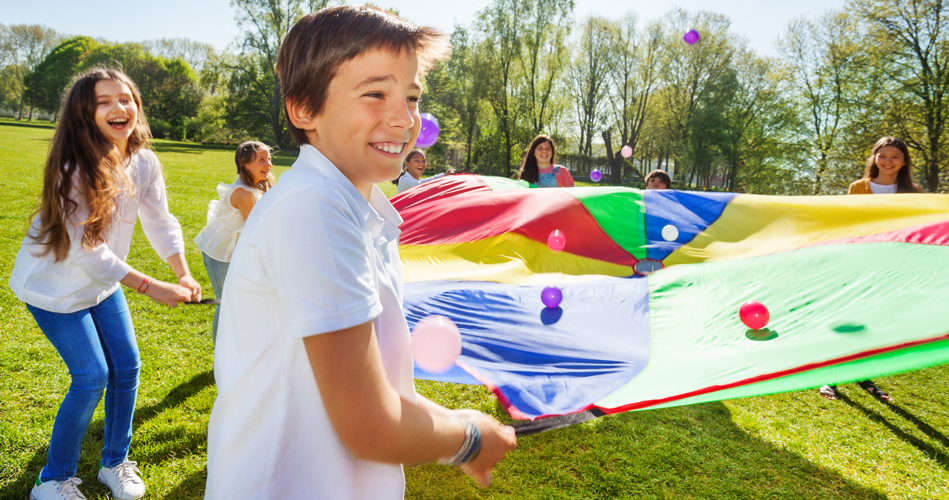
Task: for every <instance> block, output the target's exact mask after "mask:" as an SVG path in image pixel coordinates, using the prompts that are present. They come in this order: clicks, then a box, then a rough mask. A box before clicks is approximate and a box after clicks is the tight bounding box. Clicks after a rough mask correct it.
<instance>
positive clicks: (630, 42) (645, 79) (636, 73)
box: [602, 14, 662, 184]
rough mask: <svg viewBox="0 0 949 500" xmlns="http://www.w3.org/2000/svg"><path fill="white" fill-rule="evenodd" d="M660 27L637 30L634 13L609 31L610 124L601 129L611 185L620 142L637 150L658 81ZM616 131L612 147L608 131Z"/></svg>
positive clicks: (617, 176) (618, 174) (618, 172)
mask: <svg viewBox="0 0 949 500" xmlns="http://www.w3.org/2000/svg"><path fill="white" fill-rule="evenodd" d="M661 38H662V29H661V26H660V25H659V23H656V22H653V23H650V24H649V25H648V26H647V28H646V31H645V32H643V33H640V32H639V30H638V28H637V20H636V16H635V15H633V14H628V15H626V16H625V17H624V18H623V19H621V20H620V21H619V22H618V23H617V26H616V27H615V30H614V31H613V39H612V40H611V43H610V52H609V53H610V54H613V57H611V58H609V59H610V61H611V62H612V64H611V65H610V68H609V72H610V83H611V90H610V92H609V98H610V99H609V100H610V107H611V110H612V114H613V124H612V126H611V127H609V128H607V129H606V130H604V131H603V134H602V135H603V142H604V144H605V145H606V156H607V158H608V159H609V160H610V167H611V168H610V171H611V172H612V179H613V183H614V184H619V183H620V181H621V179H622V170H623V169H622V165H623V157H622V156H621V154H620V152H621V149H622V147H623V146H624V145H628V146H629V147H630V148H632V150H633V151H632V154H635V153H636V152H637V146H638V145H639V138H640V136H641V135H642V131H643V126H644V124H645V121H646V116H647V110H648V109H649V98H650V96H651V95H652V92H653V89H654V87H655V85H656V83H657V81H658V66H659V59H660V52H659V49H660V46H661ZM613 129H615V130H616V131H617V132H619V145H618V147H616V148H615V149H614V147H613V141H612V139H613V137H612V130H613Z"/></svg>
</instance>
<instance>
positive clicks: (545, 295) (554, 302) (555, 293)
mask: <svg viewBox="0 0 949 500" xmlns="http://www.w3.org/2000/svg"><path fill="white" fill-rule="evenodd" d="M540 300H541V302H543V303H544V305H545V306H547V307H549V308H551V309H554V308H555V307H557V306H559V305H560V301H561V300H563V292H561V291H560V289H559V288H557V287H555V286H548V287H546V288H544V291H543V292H541V293H540Z"/></svg>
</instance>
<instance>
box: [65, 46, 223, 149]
mask: <svg viewBox="0 0 949 500" xmlns="http://www.w3.org/2000/svg"><path fill="white" fill-rule="evenodd" d="M95 66H107V67H116V68H118V69H121V70H123V71H124V72H125V73H126V74H127V75H128V76H129V77H130V78H131V79H132V81H134V82H135V84H136V85H137V86H138V88H139V91H141V93H142V107H143V108H144V111H145V115H146V116H147V117H148V120H149V125H151V128H152V134H153V135H154V136H155V137H173V138H175V139H186V138H188V136H187V132H188V127H187V124H188V122H189V120H191V119H193V118H194V117H196V116H197V114H198V106H199V104H200V103H201V100H202V99H203V97H204V93H203V92H202V91H201V89H200V87H199V84H198V82H197V75H196V74H195V73H194V71H193V70H192V69H191V67H190V66H189V65H188V63H187V62H185V61H184V60H182V59H179V58H175V59H172V60H168V59H165V58H164V57H156V56H153V55H151V54H149V53H147V52H145V49H144V47H142V45H140V44H137V43H123V44H114V45H109V44H99V45H96V46H94V47H93V48H92V49H91V50H90V51H88V52H87V54H86V55H85V57H84V59H83V61H82V64H80V65H79V67H78V68H77V70H78V71H79V72H81V71H84V70H86V69H88V68H92V67H95Z"/></svg>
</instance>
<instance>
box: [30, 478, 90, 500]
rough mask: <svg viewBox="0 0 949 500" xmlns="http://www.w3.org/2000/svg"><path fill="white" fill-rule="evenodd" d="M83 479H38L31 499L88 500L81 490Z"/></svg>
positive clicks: (31, 492)
mask: <svg viewBox="0 0 949 500" xmlns="http://www.w3.org/2000/svg"><path fill="white" fill-rule="evenodd" d="M81 483H82V480H81V479H79V478H78V477H71V478H69V479H67V480H65V481H46V482H45V483H41V482H40V480H39V478H37V479H36V486H33V489H32V490H31V491H30V500H86V497H85V496H84V495H83V494H82V493H80V492H79V485H80V484H81Z"/></svg>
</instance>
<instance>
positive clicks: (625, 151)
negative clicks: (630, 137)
mask: <svg viewBox="0 0 949 500" xmlns="http://www.w3.org/2000/svg"><path fill="white" fill-rule="evenodd" d="M619 154H620V155H621V156H622V157H623V158H629V157H630V156H633V148H631V147H629V144H627V145H625V146H623V149H621V150H619Z"/></svg>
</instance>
